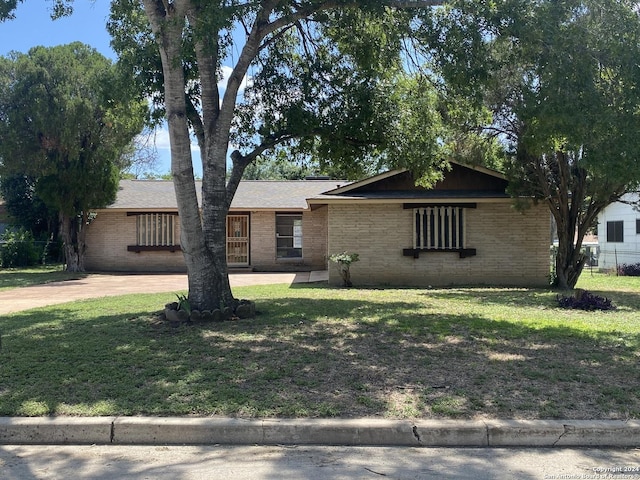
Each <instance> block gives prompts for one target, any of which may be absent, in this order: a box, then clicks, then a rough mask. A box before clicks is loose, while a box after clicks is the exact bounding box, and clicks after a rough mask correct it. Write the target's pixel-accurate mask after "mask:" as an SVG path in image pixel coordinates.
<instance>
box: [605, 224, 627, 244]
mask: <svg viewBox="0 0 640 480" xmlns="http://www.w3.org/2000/svg"><path fill="white" fill-rule="evenodd" d="M623 230H624V222H623V221H622V220H617V221H615V222H607V242H612V243H622V242H624V232H623Z"/></svg>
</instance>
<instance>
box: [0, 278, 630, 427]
mask: <svg viewBox="0 0 640 480" xmlns="http://www.w3.org/2000/svg"><path fill="white" fill-rule="evenodd" d="M579 286H580V287H582V288H587V289H593V290H594V291H595V292H596V293H599V294H601V295H606V296H609V297H610V298H612V299H613V301H614V303H615V304H616V305H617V306H618V309H617V310H615V311H610V312H582V311H570V310H562V309H559V308H557V307H556V303H555V295H556V294H555V293H554V292H551V291H547V290H536V289H524V288H523V289H507V288H451V289H379V290H378V289H358V288H355V289H334V288H328V287H326V286H323V285H313V284H310V285H295V286H293V287H288V286H285V285H278V286H256V287H250V288H249V287H247V288H242V289H236V290H235V293H236V295H237V296H238V297H240V298H251V299H254V300H256V302H257V305H258V310H259V315H258V316H257V317H256V318H255V319H254V320H242V321H235V322H225V323H216V324H208V325H194V326H180V327H177V328H172V326H171V325H170V324H168V323H167V322H164V321H162V320H161V319H160V318H159V317H158V315H157V312H158V310H159V308H158V307H159V306H161V305H163V304H164V303H167V302H170V301H173V300H175V295H172V294H157V295H130V296H124V297H115V298H110V299H100V300H90V301H83V302H74V303H69V304H65V305H58V306H54V307H50V308H43V309H37V310H31V311H27V312H21V313H16V314H13V315H10V316H8V317H5V318H2V319H0V332H1V334H2V344H1V350H0V415H24V416H30V415H233V416H240V417H276V416H282V417H329V416H340V417H352V416H369V417H374V416H377V417H387V418H414V417H422V418H429V417H431V418H433V417H440V418H530V419H532V418H567V419H579V418H595V419H612V418H616V419H620V418H622V419H625V418H640V369H638V362H639V361H640V295H639V292H640V278H632V277H619V278H618V277H607V276H604V275H596V276H594V277H591V276H590V274H589V272H585V273H584V275H583V278H582V280H581V283H580V285H579ZM149 312H154V313H151V314H150V313H149Z"/></svg>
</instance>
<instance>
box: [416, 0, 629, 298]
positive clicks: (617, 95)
mask: <svg viewBox="0 0 640 480" xmlns="http://www.w3.org/2000/svg"><path fill="white" fill-rule="evenodd" d="M425 33H426V37H425V38H426V39H427V41H426V42H425V44H426V45H429V47H430V52H429V54H430V55H431V56H432V59H433V60H434V65H435V68H436V69H437V71H438V72H439V74H440V75H441V76H442V78H443V81H444V84H445V85H446V88H447V89H448V90H449V92H454V93H455V94H456V95H459V96H463V97H464V98H466V99H467V100H469V99H471V100H473V101H475V105H476V108H478V109H484V110H487V111H489V112H491V116H490V117H489V120H488V121H487V122H485V123H479V124H477V125H476V128H477V129H478V131H482V132H483V134H484V135H486V136H490V137H493V138H497V139H499V140H500V142H501V143H502V144H503V145H505V146H506V147H507V149H508V153H509V155H508V156H507V163H506V169H507V173H508V175H509V178H510V181H511V193H512V195H514V196H515V197H520V196H528V197H531V196H533V197H534V198H536V199H537V200H538V201H541V202H544V203H546V204H547V205H548V206H549V209H550V212H551V214H552V215H553V218H554V219H555V222H556V224H557V226H558V239H559V246H558V254H557V259H556V275H557V282H558V285H559V286H560V287H562V288H572V287H574V286H575V284H576V282H577V280H578V277H579V275H580V273H581V271H582V268H583V266H584V262H585V257H584V255H583V254H582V253H581V242H582V238H583V236H584V234H585V233H586V231H587V230H588V229H589V228H591V227H592V226H593V225H594V222H595V221H596V218H597V215H598V212H600V211H601V210H602V209H603V208H604V207H605V206H606V205H608V204H609V203H611V202H613V201H616V200H617V199H619V198H620V197H621V196H622V195H623V194H624V193H625V192H627V191H629V190H632V189H635V188H636V187H637V185H638V182H639V181H640V141H639V140H638V135H637V132H638V130H639V128H640V111H639V109H638V107H639V106H640V66H639V64H638V58H640V18H639V17H638V12H637V7H636V4H635V3H634V2H631V1H626V0H623V1H618V0H605V1H601V0H598V1H596V0H569V1H563V2H556V1H551V0H543V1H539V2H523V1H520V0H509V1H506V2H499V3H491V2H490V3H485V2H474V1H470V0H469V1H468V0H461V1H454V2H452V3H451V4H450V5H449V6H448V7H447V8H446V9H443V10H442V11H441V12H440V13H439V14H438V15H437V16H434V17H433V21H432V22H431V24H430V25H429V26H428V28H425Z"/></svg>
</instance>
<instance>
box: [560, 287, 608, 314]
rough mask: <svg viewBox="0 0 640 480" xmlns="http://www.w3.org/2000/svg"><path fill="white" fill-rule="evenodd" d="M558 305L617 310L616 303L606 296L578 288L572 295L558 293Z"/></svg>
mask: <svg viewBox="0 0 640 480" xmlns="http://www.w3.org/2000/svg"><path fill="white" fill-rule="evenodd" d="M557 298H558V305H559V306H560V307H562V308H571V309H578V310H589V311H592V310H615V308H616V307H615V305H613V304H612V303H611V300H609V299H608V298H606V297H600V296H599V295H594V294H593V293H591V292H588V291H586V290H576V293H575V294H574V295H572V296H570V297H565V296H562V295H558V297H557Z"/></svg>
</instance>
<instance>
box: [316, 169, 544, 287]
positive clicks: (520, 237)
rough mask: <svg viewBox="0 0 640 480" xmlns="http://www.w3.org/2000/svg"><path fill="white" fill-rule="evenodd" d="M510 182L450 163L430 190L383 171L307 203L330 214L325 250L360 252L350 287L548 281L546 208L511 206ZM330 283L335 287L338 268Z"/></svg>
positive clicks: (489, 172)
mask: <svg viewBox="0 0 640 480" xmlns="http://www.w3.org/2000/svg"><path fill="white" fill-rule="evenodd" d="M507 183H508V182H507V180H506V179H505V178H504V176H503V175H501V174H500V173H498V172H496V171H493V170H489V169H486V168H481V167H475V168H470V167H466V166H463V165H460V164H457V163H452V168H451V170H450V171H448V172H445V176H444V179H443V180H441V181H439V182H437V183H436V184H435V185H434V186H433V188H422V187H418V186H416V185H415V182H414V179H413V178H412V176H411V174H410V173H409V172H407V171H403V170H397V171H391V172H387V173H384V174H381V175H378V176H375V177H372V178H369V179H366V180H363V181H360V182H355V183H352V184H349V185H346V186H343V187H340V188H336V189H334V190H332V191H328V192H324V193H323V194H320V195H317V196H315V197H313V198H310V199H309V200H308V203H309V205H310V206H311V208H312V209H313V208H320V207H321V208H324V207H326V208H327V209H328V212H327V215H328V253H329V255H331V254H334V253H340V252H343V251H348V252H354V253H358V255H359V261H358V262H356V263H354V264H352V265H351V279H352V281H353V284H354V285H407V286H411V285H414V286H428V285H434V286H435V285H519V286H545V285H548V284H549V245H550V234H549V211H548V209H547V207H546V206H544V205H542V204H540V205H531V208H528V209H526V210H524V211H518V210H516V209H515V208H514V201H513V199H512V198H510V196H509V195H508V194H507V193H506V187H507ZM329 282H330V283H331V284H335V285H338V284H340V283H341V278H340V275H339V271H338V269H337V268H330V269H329Z"/></svg>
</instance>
